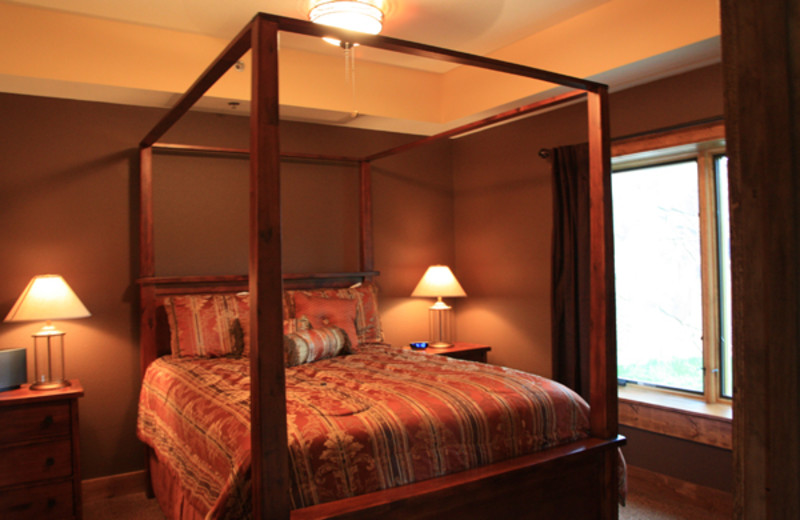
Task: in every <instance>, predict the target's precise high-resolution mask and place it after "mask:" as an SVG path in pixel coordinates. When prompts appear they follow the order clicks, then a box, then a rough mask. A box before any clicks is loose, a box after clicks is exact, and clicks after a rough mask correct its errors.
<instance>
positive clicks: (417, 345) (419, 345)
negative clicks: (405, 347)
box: [409, 341, 428, 350]
mask: <svg viewBox="0 0 800 520" xmlns="http://www.w3.org/2000/svg"><path fill="white" fill-rule="evenodd" d="M409 346H410V347H411V348H412V349H414V350H422V349H426V348H428V342H427V341H412V342H411V343H409Z"/></svg>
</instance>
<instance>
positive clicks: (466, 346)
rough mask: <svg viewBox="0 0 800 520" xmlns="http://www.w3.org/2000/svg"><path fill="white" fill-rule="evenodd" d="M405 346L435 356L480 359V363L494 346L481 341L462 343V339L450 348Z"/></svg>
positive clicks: (468, 359)
mask: <svg viewBox="0 0 800 520" xmlns="http://www.w3.org/2000/svg"><path fill="white" fill-rule="evenodd" d="M403 348H404V349H407V350H413V351H414V352H423V353H425V354H430V355H433V356H447V357H451V358H456V359H466V360H467V361H478V362H480V363H486V354H487V352H489V351H490V350H492V347H490V346H489V345H481V344H479V343H462V342H460V341H457V342H456V343H454V344H453V346H452V347H449V348H433V347H428V348H426V349H421V350H417V349H412V348H411V347H408V346H406V347H403Z"/></svg>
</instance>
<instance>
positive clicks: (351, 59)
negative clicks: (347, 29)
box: [342, 43, 358, 119]
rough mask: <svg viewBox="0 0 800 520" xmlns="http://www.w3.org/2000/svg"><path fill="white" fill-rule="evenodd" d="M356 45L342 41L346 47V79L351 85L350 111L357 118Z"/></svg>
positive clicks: (343, 46)
mask: <svg viewBox="0 0 800 520" xmlns="http://www.w3.org/2000/svg"><path fill="white" fill-rule="evenodd" d="M353 47H354V45H353V44H351V43H342V48H343V49H344V79H345V82H347V83H348V84H349V85H350V96H351V99H350V102H351V104H352V107H353V110H352V112H350V117H351V118H353V119H355V118H356V117H358V109H357V107H356V54H355V52H354V51H353Z"/></svg>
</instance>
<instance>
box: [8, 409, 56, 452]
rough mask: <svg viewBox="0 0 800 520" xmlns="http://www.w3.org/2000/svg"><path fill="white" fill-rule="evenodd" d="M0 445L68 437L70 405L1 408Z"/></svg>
mask: <svg viewBox="0 0 800 520" xmlns="http://www.w3.org/2000/svg"><path fill="white" fill-rule="evenodd" d="M0 424H2V425H3V426H2V428H0V444H9V443H14V442H24V441H30V440H35V439H41V438H46V437H55V436H59V435H68V434H69V432H70V415H69V403H68V402H61V403H41V404H29V405H25V406H9V407H3V408H0Z"/></svg>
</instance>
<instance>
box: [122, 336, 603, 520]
mask: <svg viewBox="0 0 800 520" xmlns="http://www.w3.org/2000/svg"><path fill="white" fill-rule="evenodd" d="M286 399H287V435H288V446H287V450H288V457H289V462H290V476H291V501H292V507H293V508H300V507H305V506H309V505H314V504H320V503H324V502H328V501H332V500H337V499H341V498H345V497H350V496H355V495H360V494H364V493H369V492H372V491H377V490H381V489H387V488H391V487H395V486H401V485H404V484H409V483H412V482H416V481H421V480H425V479H429V478H433V477H438V476H442V475H445V474H449V473H454V472H458V471H462V470H465V469H469V468H474V467H478V466H481V465H485V464H490V463H493V462H498V461H501V460H504V459H508V458H511V457H515V456H518V455H522V454H526V453H531V452H535V451H538V450H543V449H546V448H549V447H552V446H556V445H559V444H563V443H567V442H571V441H575V440H578V439H581V438H584V437H587V436H588V428H589V409H588V406H587V404H586V403H585V402H584V401H583V400H582V399H581V397H580V396H578V395H577V394H575V393H574V392H572V391H571V390H569V389H568V388H566V387H564V386H563V385H560V384H558V383H556V382H554V381H552V380H549V379H546V378H543V377H540V376H536V375H533V374H529V373H525V372H521V371H518V370H513V369H509V368H504V367H499V366H493V365H488V364H483V363H475V362H471V361H462V360H456V359H451V358H447V357H444V356H431V355H426V354H422V353H417V352H409V351H404V350H402V349H399V348H391V347H386V346H377V345H376V346H369V347H365V346H362V347H361V348H360V349H359V351H358V353H354V354H349V355H343V356H338V357H334V358H332V359H325V360H321V361H316V362H314V363H307V364H303V365H300V366H296V367H292V368H287V369H286ZM249 421H250V377H249V363H248V360H247V358H240V359H232V358H216V359H195V358H177V357H171V356H167V357H163V358H160V359H158V360H157V361H155V362H154V363H152V364H151V366H150V367H149V368H148V370H147V372H146V374H145V377H144V381H143V385H142V390H141V395H140V400H139V414H138V421H137V434H138V436H139V438H140V439H141V440H142V441H144V442H145V443H147V444H148V445H149V446H150V447H151V448H152V449H153V450H154V453H155V456H156V457H157V458H158V461H159V463H160V464H163V465H165V466H167V467H168V468H169V470H170V472H171V473H172V474H174V475H175V476H176V478H177V479H178V480H179V485H180V486H181V488H183V490H184V494H185V496H187V497H188V499H189V500H190V502H191V505H192V507H193V508H194V509H196V510H197V511H199V512H201V513H203V514H206V515H207V517H210V518H244V517H246V516H248V514H249V509H250V506H249V500H250V477H249V474H250V457H251V453H250V424H249Z"/></svg>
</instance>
